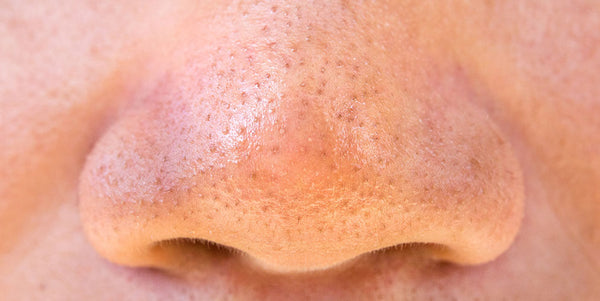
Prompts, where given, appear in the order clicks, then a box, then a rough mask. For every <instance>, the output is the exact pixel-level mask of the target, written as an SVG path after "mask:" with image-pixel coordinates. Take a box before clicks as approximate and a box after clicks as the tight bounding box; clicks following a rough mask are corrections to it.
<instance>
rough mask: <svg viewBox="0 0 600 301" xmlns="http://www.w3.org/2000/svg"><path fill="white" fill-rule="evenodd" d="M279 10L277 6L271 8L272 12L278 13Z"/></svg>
mask: <svg viewBox="0 0 600 301" xmlns="http://www.w3.org/2000/svg"><path fill="white" fill-rule="evenodd" d="M277 8H278V7H277V6H276V5H273V6H271V12H274V13H275V12H277Z"/></svg>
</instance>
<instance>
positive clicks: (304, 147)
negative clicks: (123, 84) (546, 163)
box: [79, 36, 523, 271]
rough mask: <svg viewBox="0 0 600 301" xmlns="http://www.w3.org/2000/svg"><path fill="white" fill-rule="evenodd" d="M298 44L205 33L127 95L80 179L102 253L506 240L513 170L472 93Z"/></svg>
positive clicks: (486, 256)
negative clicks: (215, 41) (210, 39)
mask: <svg viewBox="0 0 600 301" xmlns="http://www.w3.org/2000/svg"><path fill="white" fill-rule="evenodd" d="M314 38H315V37H314V36H313V39H314ZM304 42H305V44H304V46H302V45H300V44H295V45H293V43H290V44H289V47H285V46H283V45H279V46H277V45H276V46H273V45H270V44H268V43H266V42H265V45H257V44H251V43H249V44H247V45H239V44H235V45H233V44H231V45H227V44H222V45H219V46H218V47H217V46H215V47H213V48H210V51H209V52H210V54H208V55H207V54H206V53H202V54H198V55H195V56H193V57H192V58H191V59H190V60H188V61H187V63H186V64H183V65H182V66H178V67H176V68H175V67H174V69H173V70H169V72H168V73H167V72H165V73H164V74H165V75H164V76H162V77H161V79H160V80H158V81H157V82H156V83H155V84H154V85H153V88H152V89H150V90H149V92H148V93H146V94H145V95H146V96H145V97H143V98H142V99H140V100H139V101H134V102H132V105H130V106H127V109H126V111H125V113H123V114H122V115H120V117H119V118H118V120H117V121H116V122H115V123H114V124H113V125H112V126H110V128H109V129H108V130H107V131H106V132H105V133H104V135H103V136H102V137H101V138H100V139H99V141H98V142H97V144H96V146H95V147H94V149H93V151H92V153H91V154H90V155H89V157H88V159H87V163H86V165H85V168H84V170H83V172H82V175H81V179H80V186H79V193H80V210H81V216H82V221H83V225H84V228H85V231H86V233H87V235H88V237H89V240H90V242H91V243H92V245H93V246H94V247H95V248H96V249H97V250H98V252H99V253H100V254H102V255H103V256H105V257H106V258H108V259H109V260H111V261H114V262H116V263H120V264H124V265H129V266H154V267H165V268H167V267H169V266H170V262H172V261H173V260H175V258H172V256H173V255H169V254H170V253H165V252H162V251H161V250H162V249H163V248H164V247H165V245H167V244H168V242H171V241H174V240H181V239H183V240H186V239H188V240H202V241H208V242H212V243H215V244H219V245H223V246H227V247H229V248H232V249H236V250H238V251H240V252H241V253H244V254H246V255H247V257H249V258H251V259H253V260H254V261H255V262H257V263H258V264H260V265H262V266H263V267H265V268H269V269H275V270H281V271H300V270H313V269H326V268H328V267H331V266H334V265H337V264H339V263H342V262H345V261H348V260H350V259H352V258H355V257H357V256H360V255H362V254H367V253H370V252H373V251H376V250H379V249H384V248H387V247H391V246H397V245H407V246H411V245H420V246H423V248H421V249H419V250H420V252H422V254H423V256H425V257H429V258H434V259H437V260H445V261H450V262H455V263H460V264H477V263H482V262H487V261H490V260H493V259H494V258H496V257H497V256H498V255H499V254H501V253H502V252H503V251H505V250H506V249H507V248H508V247H509V246H510V244H511V242H512V240H513V239H514V237H515V235H516V233H517V231H518V229H519V224H520V220H521V215H522V201H523V200H522V199H523V195H522V191H523V187H522V179H521V172H520V168H519V165H518V163H517V160H516V159H515V157H514V155H513V153H512V151H511V147H510V144H509V143H508V142H507V139H506V137H505V136H504V135H503V134H502V133H501V132H500V131H499V130H498V127H497V126H496V125H495V124H494V122H493V121H491V120H490V119H489V117H488V115H487V114H486V112H485V111H484V110H483V109H481V108H479V107H477V106H476V105H475V104H474V103H475V102H473V101H472V100H471V99H469V97H472V96H465V95H464V94H463V93H461V92H460V91H457V90H452V89H450V90H446V92H444V93H439V91H437V92H436V93H433V92H431V91H432V90H431V89H432V88H431V86H429V85H423V84H422V82H424V81H427V79H426V78H425V77H422V76H418V75H416V73H415V75H414V77H412V78H413V80H412V82H411V81H406V80H403V79H402V78H400V77H399V76H397V74H398V72H397V70H396V69H395V68H405V69H403V70H402V71H403V72H405V73H407V72H410V70H408V69H406V68H407V67H406V65H405V64H398V65H401V66H402V67H398V66H396V65H394V64H391V65H386V64H382V63H378V62H377V61H378V59H380V58H381V57H378V55H376V54H375V55H373V54H372V53H369V52H368V47H366V48H365V49H367V50H365V51H362V52H361V51H357V52H355V53H353V54H351V55H350V54H348V53H345V52H343V51H342V50H343V49H345V47H346V46H347V45H339V46H336V45H329V46H328V47H329V51H325V52H324V51H322V49H316V48H315V47H316V46H314V45H317V44H318V43H317V42H315V41H314V40H312V41H309V40H305V41H304ZM321 42H323V41H321ZM224 43H225V42H224ZM323 43H325V42H323ZM356 43H357V44H360V41H357V42H356ZM336 47H339V49H338V48H336ZM359 49H360V47H359ZM328 53H329V54H328ZM331 53H333V54H331ZM357 56H358V60H357V59H356V58H357ZM357 61H358V62H357ZM403 78H404V77H403ZM169 247H170V248H178V247H179V246H178V245H177V244H171V245H170V246H169ZM181 248H183V247H181ZM184 252H185V251H184Z"/></svg>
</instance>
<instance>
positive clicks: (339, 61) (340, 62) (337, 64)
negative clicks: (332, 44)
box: [335, 60, 344, 67]
mask: <svg viewBox="0 0 600 301" xmlns="http://www.w3.org/2000/svg"><path fill="white" fill-rule="evenodd" d="M335 64H336V66H338V67H342V66H344V62H343V61H342V60H337V61H336V62H335Z"/></svg>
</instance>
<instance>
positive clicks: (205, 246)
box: [148, 237, 244, 271]
mask: <svg viewBox="0 0 600 301" xmlns="http://www.w3.org/2000/svg"><path fill="white" fill-rule="evenodd" d="M148 251H149V253H151V254H152V255H151V257H153V258H155V260H154V262H153V264H152V265H153V266H154V267H156V268H159V269H163V270H175V271H181V270H182V269H185V270H198V269H199V266H200V265H206V264H216V263H218V262H223V261H227V260H231V259H235V258H237V257H239V256H240V255H244V253H243V252H242V251H240V250H238V249H235V248H232V247H229V246H225V245H222V244H218V243H215V242H213V241H209V240H205V239H199V238H188V237H178V238H173V239H165V240H160V241H157V242H154V243H152V244H151V245H150V246H149V247H148Z"/></svg>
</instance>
